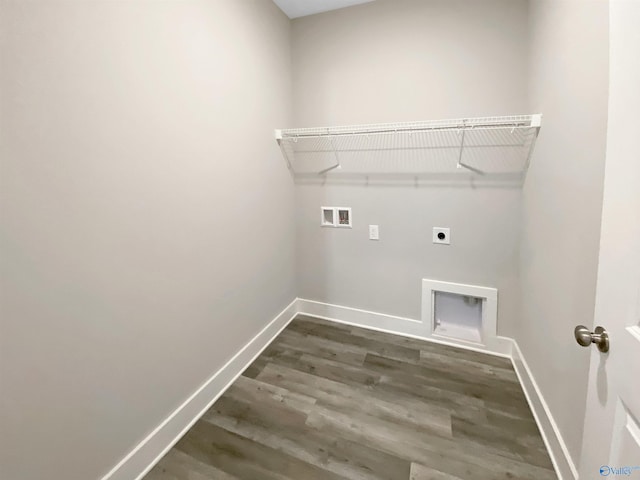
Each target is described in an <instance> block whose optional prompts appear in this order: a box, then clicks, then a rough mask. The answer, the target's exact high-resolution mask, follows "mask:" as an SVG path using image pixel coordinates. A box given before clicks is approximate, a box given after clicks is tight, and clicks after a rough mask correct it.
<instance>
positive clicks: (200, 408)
mask: <svg viewBox="0 0 640 480" xmlns="http://www.w3.org/2000/svg"><path fill="white" fill-rule="evenodd" d="M297 313H298V308H297V299H296V300H294V301H293V302H291V303H290V304H289V306H288V307H287V308H285V309H284V310H283V311H282V312H281V313H280V314H279V315H278V316H277V317H276V318H274V319H273V320H272V321H271V322H270V323H269V324H268V325H267V326H266V327H264V328H263V329H262V331H260V333H258V334H257V335H256V336H255V337H253V338H252V339H251V340H250V341H249V343H247V344H246V345H245V346H244V347H243V348H242V349H241V350H240V351H239V352H238V353H237V354H236V355H234V357H233V358H232V359H231V360H229V361H228V362H227V363H226V364H225V365H224V366H223V367H222V368H221V369H220V370H218V371H217V372H216V373H215V374H214V375H213V376H212V377H211V378H210V379H209V380H207V381H206V382H205V383H204V384H203V385H202V386H201V387H200V388H198V390H196V391H195V392H194V393H193V394H192V395H191V396H190V397H189V398H188V399H187V400H185V401H184V402H183V403H182V405H180V406H179V407H178V408H177V409H176V410H175V411H174V412H173V413H172V414H171V415H169V416H168V417H167V418H166V419H165V420H164V421H163V422H162V423H161V424H160V425H158V426H157V427H156V428H155V429H154V430H153V431H152V432H151V433H150V434H149V435H147V437H146V438H145V439H144V440H142V442H140V443H139V444H138V445H137V446H136V447H135V448H134V449H133V450H132V451H131V452H130V453H129V454H128V455H127V456H126V457H124V458H123V459H122V460H121V461H120V462H119V463H118V464H117V465H116V466H115V467H113V469H111V471H110V472H109V473H107V474H106V475H105V476H104V477H103V478H102V480H132V479H136V480H140V479H141V478H142V477H144V476H145V475H146V474H147V473H148V472H149V470H151V469H152V468H153V466H154V465H155V464H156V463H157V462H158V461H160V459H161V458H162V457H163V456H164V455H165V453H167V452H168V451H169V449H170V448H171V447H173V445H175V443H176V442H177V441H178V440H180V438H181V437H182V436H183V435H184V434H185V433H186V432H187V431H188V430H189V429H190V428H191V426H192V425H193V424H194V423H195V422H196V421H197V420H198V419H199V418H200V417H201V416H202V415H203V414H204V413H205V412H206V411H207V410H208V409H209V408H211V405H213V403H214V402H215V401H216V400H217V399H218V398H219V397H220V396H221V395H222V394H223V393H224V392H225V391H226V390H227V388H229V386H231V384H232V383H233V382H234V381H235V380H236V378H238V376H240V374H241V373H242V372H243V371H244V370H245V368H247V367H248V366H249V365H251V363H252V362H253V361H254V360H255V359H256V358H257V357H258V356H259V355H260V354H261V353H262V351H263V350H264V349H265V348H266V347H267V346H268V345H269V344H270V343H271V342H272V341H273V339H274V338H275V337H276V336H278V334H279V333H280V332H281V331H282V330H283V329H284V328H285V327H286V326H287V325H288V324H289V322H291V320H293V318H294V317H295V316H296V315H297Z"/></svg>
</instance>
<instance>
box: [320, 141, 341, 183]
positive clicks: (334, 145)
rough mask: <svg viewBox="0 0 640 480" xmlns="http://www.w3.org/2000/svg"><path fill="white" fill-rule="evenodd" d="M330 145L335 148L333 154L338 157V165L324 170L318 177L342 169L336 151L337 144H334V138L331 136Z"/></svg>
mask: <svg viewBox="0 0 640 480" xmlns="http://www.w3.org/2000/svg"><path fill="white" fill-rule="evenodd" d="M329 143H330V144H331V148H333V154H334V155H335V157H336V164H335V165H332V166H330V167H329V168H325V169H324V170H320V171H319V172H318V175H324V174H325V173H329V172H330V171H331V170H335V169H336V168H340V166H341V165H340V157H338V152H337V150H336V144H335V143H334V142H333V136H332V135H329Z"/></svg>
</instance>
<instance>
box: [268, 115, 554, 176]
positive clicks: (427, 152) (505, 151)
mask: <svg viewBox="0 0 640 480" xmlns="http://www.w3.org/2000/svg"><path fill="white" fill-rule="evenodd" d="M541 122H542V115H540V114H535V115H512V116H502V117H480V118H464V119H455V120H435V121H424V122H406V123H383V124H372V125H350V126H339V127H318V128H295V129H284V130H276V139H277V141H278V144H279V145H280V148H281V150H282V153H283V155H284V157H285V159H286V161H287V164H288V166H289V168H290V169H291V170H292V171H293V172H294V174H296V175H301V176H314V175H315V176H317V175H321V176H324V175H345V174H350V175H353V174H358V173H362V174H412V175H429V174H452V173H453V174H467V175H471V176H482V175H487V176H491V175H493V176H496V175H505V174H507V175H511V176H513V175H516V176H521V177H522V178H524V175H525V174H526V171H527V168H528V166H529V159H530V158H531V152H532V150H533V147H534V145H535V140H536V138H537V136H538V132H539V130H540V127H541Z"/></svg>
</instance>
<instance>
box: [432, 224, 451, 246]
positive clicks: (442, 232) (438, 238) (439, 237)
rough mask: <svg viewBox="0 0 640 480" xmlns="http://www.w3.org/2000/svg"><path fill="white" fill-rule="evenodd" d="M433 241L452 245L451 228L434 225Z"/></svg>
mask: <svg viewBox="0 0 640 480" xmlns="http://www.w3.org/2000/svg"><path fill="white" fill-rule="evenodd" d="M433 243H438V244H440V245H451V231H450V229H449V228H444V227H434V228H433Z"/></svg>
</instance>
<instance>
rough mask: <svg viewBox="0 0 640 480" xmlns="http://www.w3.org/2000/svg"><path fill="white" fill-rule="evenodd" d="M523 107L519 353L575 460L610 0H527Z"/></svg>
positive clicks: (594, 256)
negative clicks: (532, 142) (534, 133)
mask: <svg viewBox="0 0 640 480" xmlns="http://www.w3.org/2000/svg"><path fill="white" fill-rule="evenodd" d="M530 28H531V42H530V45H531V50H530V92H531V97H530V101H531V108H532V109H533V110H537V111H541V112H543V113H544V120H543V126H542V130H541V134H540V137H539V139H538V144H537V145H536V149H535V152H534V156H533V159H532V163H531V169H530V171H529V175H528V177H527V181H526V184H525V186H524V190H523V211H522V221H523V230H522V250H521V252H522V254H521V257H520V273H521V285H522V316H521V317H520V322H519V325H518V327H517V330H516V340H517V341H518V343H519V345H520V347H521V349H522V351H523V353H524V356H525V357H526V359H527V361H528V363H529V366H530V368H531V370H532V372H533V375H534V376H535V378H536V380H537V382H538V385H539V387H540V389H541V390H542V394H543V395H544V398H545V400H546V401H547V403H548V405H549V407H550V409H551V412H552V414H553V416H554V418H555V420H556V422H557V424H558V427H559V429H560V432H561V433H562V436H563V438H564V440H565V442H566V444H567V446H568V449H569V452H570V454H571V456H572V458H573V461H574V463H576V464H578V462H579V456H580V448H581V438H582V429H583V421H584V413H585V399H586V390H587V381H588V380H587V376H588V371H589V355H590V351H589V350H588V349H586V348H580V347H578V346H577V345H576V343H575V340H574V339H573V328H574V327H575V326H576V325H578V324H584V325H588V326H591V325H592V322H593V313H594V301H595V299H594V298H595V287H596V274H597V268H598V249H599V240H600V219H601V210H602V189H603V174H604V158H605V143H606V127H607V123H606V119H607V98H608V92H607V89H608V45H609V44H608V3H607V2H605V1H576V0H573V1H556V0H550V1H541V0H533V1H531V2H530Z"/></svg>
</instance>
